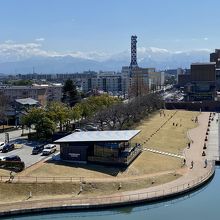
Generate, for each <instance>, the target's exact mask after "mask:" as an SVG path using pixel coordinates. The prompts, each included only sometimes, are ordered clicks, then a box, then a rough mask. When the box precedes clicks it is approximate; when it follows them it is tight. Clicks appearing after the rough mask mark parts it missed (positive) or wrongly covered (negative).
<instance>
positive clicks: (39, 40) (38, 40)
mask: <svg viewBox="0 0 220 220" xmlns="http://www.w3.org/2000/svg"><path fill="white" fill-rule="evenodd" d="M35 41H37V42H42V41H45V39H44V38H43V37H40V38H36V39H35Z"/></svg>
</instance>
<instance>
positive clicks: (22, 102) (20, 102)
mask: <svg viewBox="0 0 220 220" xmlns="http://www.w3.org/2000/svg"><path fill="white" fill-rule="evenodd" d="M40 106H41V105H40V103H39V102H38V101H37V100H35V99H32V98H25V99H16V100H15V101H14V103H13V105H11V106H8V107H7V109H6V111H5V115H6V117H7V124H10V125H15V126H17V125H20V119H21V117H22V116H24V115H26V114H27V111H28V109H30V108H32V107H40Z"/></svg>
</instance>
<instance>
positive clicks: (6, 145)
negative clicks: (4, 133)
mask: <svg viewBox="0 0 220 220" xmlns="http://www.w3.org/2000/svg"><path fill="white" fill-rule="evenodd" d="M14 148H15V145H14V144H9V143H7V144H5V146H4V147H3V148H2V153H6V152H8V151H11V150H13V149H14Z"/></svg>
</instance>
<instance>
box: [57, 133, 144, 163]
mask: <svg viewBox="0 0 220 220" xmlns="http://www.w3.org/2000/svg"><path fill="white" fill-rule="evenodd" d="M139 132H140V130H124V131H123V130H120V131H86V132H74V133H72V134H70V135H67V136H66V137H63V138H61V139H59V140H56V141H55V143H58V144H60V158H61V159H62V160H65V161H72V162H78V163H87V162H94V163H103V164H112V165H122V166H127V165H129V164H130V163H131V162H132V161H133V160H134V159H135V158H136V157H137V156H138V155H139V154H140V153H141V147H140V144H138V143H132V139H133V138H134V137H135V136H136V135H137V134H138V133H139Z"/></svg>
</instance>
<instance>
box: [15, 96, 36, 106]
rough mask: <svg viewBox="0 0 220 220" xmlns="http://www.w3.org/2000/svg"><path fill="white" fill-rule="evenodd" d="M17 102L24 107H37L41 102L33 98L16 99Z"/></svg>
mask: <svg viewBox="0 0 220 220" xmlns="http://www.w3.org/2000/svg"><path fill="white" fill-rule="evenodd" d="M15 101H16V102H18V103H20V104H22V105H36V104H38V103H39V102H38V101H37V100H35V99H32V98H26V99H16V100H15Z"/></svg>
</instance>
